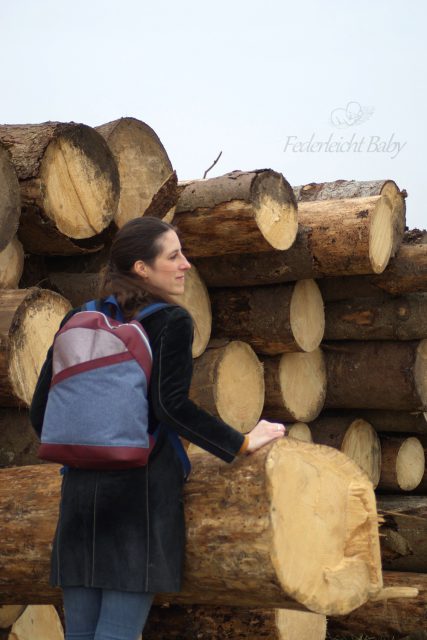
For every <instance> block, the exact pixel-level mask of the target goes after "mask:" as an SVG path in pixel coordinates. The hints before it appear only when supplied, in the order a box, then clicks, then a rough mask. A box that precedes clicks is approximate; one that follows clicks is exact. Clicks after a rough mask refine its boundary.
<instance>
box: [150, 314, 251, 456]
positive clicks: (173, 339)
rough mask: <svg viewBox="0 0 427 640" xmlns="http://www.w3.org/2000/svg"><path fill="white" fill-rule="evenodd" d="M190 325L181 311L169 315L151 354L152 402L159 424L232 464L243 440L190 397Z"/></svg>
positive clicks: (187, 318)
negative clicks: (152, 360) (152, 359)
mask: <svg viewBox="0 0 427 640" xmlns="http://www.w3.org/2000/svg"><path fill="white" fill-rule="evenodd" d="M192 339H193V323H192V320H191V317H190V316H189V315H188V313H187V312H186V311H184V310H183V309H181V308H177V309H173V310H172V311H170V312H169V318H168V322H167V326H166V328H165V330H164V331H163V333H162V336H161V338H160V345H159V347H158V348H156V350H155V353H154V362H153V371H152V376H151V402H152V405H153V410H154V414H155V416H156V418H157V419H158V420H159V422H162V423H163V424H165V425H167V426H168V427H170V428H172V429H174V430H175V431H176V432H177V433H178V434H179V435H180V436H182V437H183V438H186V439H187V440H189V441H190V442H192V443H194V444H196V445H197V446H199V447H201V448H202V449H205V450H206V451H209V452H210V453H212V454H213V455H216V456H218V457H219V458H222V459H223V460H225V461H226V462H231V461H232V460H233V459H234V457H235V456H236V455H237V454H238V453H239V452H240V451H241V450H242V449H244V448H245V444H246V442H245V436H244V435H243V434H242V433H240V432H239V431H237V430H236V429H233V428H232V427H230V425H228V424H226V423H225V422H223V421H222V420H220V419H219V418H216V417H215V416H212V415H211V414H210V413H208V412H207V411H205V410H204V409H201V408H200V407H198V406H197V405H196V404H194V402H192V401H191V400H190V399H189V397H188V393H189V389H190V384H191V376H192V372H193V358H192V353H191V346H192Z"/></svg>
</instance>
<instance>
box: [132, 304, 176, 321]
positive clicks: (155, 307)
mask: <svg viewBox="0 0 427 640" xmlns="http://www.w3.org/2000/svg"><path fill="white" fill-rule="evenodd" d="M174 306H176V305H173V304H169V303H168V302H153V303H152V304H149V305H148V306H147V307H145V309H142V311H140V312H139V313H137V314H136V316H135V318H134V320H138V322H140V321H141V320H143V319H144V318H148V316H151V315H152V314H153V313H156V311H160V309H165V308H166V307H174Z"/></svg>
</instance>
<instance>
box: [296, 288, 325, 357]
mask: <svg viewBox="0 0 427 640" xmlns="http://www.w3.org/2000/svg"><path fill="white" fill-rule="evenodd" d="M290 323H291V328H292V333H293V336H294V339H295V342H296V343H297V345H298V346H299V348H300V349H301V351H314V350H315V349H316V348H317V347H318V346H319V344H320V343H321V341H322V338H323V334H324V332H325V311H324V308H323V299H322V294H321V293H320V290H319V287H318V286H317V284H316V282H315V281H314V280H299V281H298V282H297V283H296V284H295V287H294V290H293V293H292V299H291V305H290Z"/></svg>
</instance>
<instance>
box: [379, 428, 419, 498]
mask: <svg viewBox="0 0 427 640" xmlns="http://www.w3.org/2000/svg"><path fill="white" fill-rule="evenodd" d="M424 472H425V455H424V447H423V445H422V444H421V442H420V441H419V440H418V438H415V437H413V436H412V437H410V438H403V437H402V438H397V437H395V438H386V437H384V436H383V437H382V438H381V477H380V481H379V484H378V489H380V490H382V491H391V492H393V493H397V492H400V491H412V490H414V489H417V488H418V486H419V485H420V483H421V481H422V479H423V476H424Z"/></svg>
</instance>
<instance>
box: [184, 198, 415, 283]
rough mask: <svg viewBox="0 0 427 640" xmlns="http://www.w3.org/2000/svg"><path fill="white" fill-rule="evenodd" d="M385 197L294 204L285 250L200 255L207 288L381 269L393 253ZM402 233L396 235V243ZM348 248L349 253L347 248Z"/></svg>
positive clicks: (389, 215)
mask: <svg viewBox="0 0 427 640" xmlns="http://www.w3.org/2000/svg"><path fill="white" fill-rule="evenodd" d="M385 198H386V196H384V197H382V196H376V197H373V198H372V197H370V198H355V199H353V200H329V201H325V202H312V203H308V204H304V203H303V204H300V205H299V207H298V221H299V227H298V234H297V237H296V240H295V242H294V243H293V245H292V246H291V247H290V248H289V249H288V250H287V251H272V250H270V251H268V252H263V253H257V254H256V253H249V250H248V248H247V247H246V248H243V249H242V253H243V252H244V253H243V255H240V254H239V255H221V256H215V257H200V258H197V259H196V260H195V264H196V265H197V268H198V269H199V270H200V272H201V274H202V277H203V279H204V280H205V282H206V284H207V285H208V286H209V287H242V286H257V285H266V284H279V283H284V282H291V281H295V280H302V279H306V278H322V277H324V276H334V277H336V276H346V275H355V274H356V275H357V274H372V273H379V272H381V271H383V270H384V269H385V267H386V265H387V263H388V259H389V257H390V256H389V255H388V254H389V251H390V254H391V253H392V252H393V250H392V248H391V247H392V245H393V242H394V240H393V232H392V222H391V213H390V206H391V205H390V201H389V200H388V199H385ZM402 235H403V231H402V234H400V235H399V244H400V242H401V239H402ZM349 247H351V248H352V251H351V255H350V254H349V250H348V248H349Z"/></svg>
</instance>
